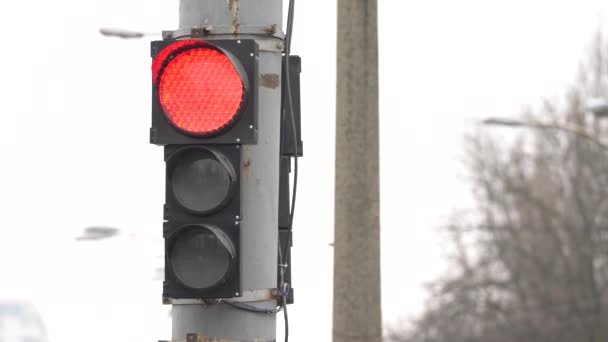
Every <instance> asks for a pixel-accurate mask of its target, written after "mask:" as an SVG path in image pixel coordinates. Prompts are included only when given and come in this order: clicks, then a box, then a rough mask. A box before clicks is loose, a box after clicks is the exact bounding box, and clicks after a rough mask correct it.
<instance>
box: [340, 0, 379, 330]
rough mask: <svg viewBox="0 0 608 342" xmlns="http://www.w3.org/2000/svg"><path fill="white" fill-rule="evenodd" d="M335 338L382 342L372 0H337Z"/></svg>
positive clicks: (374, 8) (375, 38)
mask: <svg viewBox="0 0 608 342" xmlns="http://www.w3.org/2000/svg"><path fill="white" fill-rule="evenodd" d="M337 53H338V58H337V63H338V64H337V71H338V72H337V83H338V84H337V99H336V104H337V120H336V185H335V186H336V194H335V245H334V250H335V252H334V306H333V315H334V318H333V341H334V342H353V341H366V342H381V341H382V315H381V301H380V299H381V295H380V216H379V174H378V170H379V162H378V157H379V156H378V145H379V142H378V138H379V136H378V29H377V3H376V0H338V50H337Z"/></svg>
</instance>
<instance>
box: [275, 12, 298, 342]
mask: <svg viewBox="0 0 608 342" xmlns="http://www.w3.org/2000/svg"><path fill="white" fill-rule="evenodd" d="M294 3H295V0H289V8H288V10H287V32H286V35H285V83H286V88H287V89H286V90H287V91H286V92H287V101H286V102H287V105H288V106H289V107H288V108H289V114H290V115H291V129H292V133H293V148H294V173H293V190H292V197H291V208H290V211H289V226H288V227H289V234H288V235H287V245H286V246H287V250H286V251H285V254H283V251H282V250H281V241H280V239H279V250H278V251H279V262H280V265H279V267H280V272H279V273H280V279H281V284H280V289H279V290H280V294H281V298H282V301H281V306H282V309H283V318H284V321H285V342H289V316H288V314H287V296H289V284H287V283H285V268H286V267H287V265H286V264H285V263H286V262H287V260H288V258H289V251H290V248H289V246H290V245H291V239H292V234H291V229H292V226H293V218H294V214H295V206H296V194H297V190H298V136H297V129H296V120H295V115H294V112H293V96H292V91H291V78H290V70H289V69H290V67H289V57H290V54H291V37H292V34H293V18H294V6H295V4H294ZM285 110H286V108H285V107H284V108H283V113H284V112H285Z"/></svg>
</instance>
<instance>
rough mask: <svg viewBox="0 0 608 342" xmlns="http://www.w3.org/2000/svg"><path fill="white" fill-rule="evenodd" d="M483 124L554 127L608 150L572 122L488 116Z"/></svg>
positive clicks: (593, 136)
mask: <svg viewBox="0 0 608 342" xmlns="http://www.w3.org/2000/svg"><path fill="white" fill-rule="evenodd" d="M480 123H481V124H482V125H488V126H506V127H529V128H537V129H553V130H558V131H562V132H567V133H570V134H574V135H577V136H579V137H581V138H584V139H587V140H589V141H591V142H593V143H594V144H596V145H597V146H598V147H600V148H601V149H603V150H607V151H608V144H605V143H603V142H602V141H600V140H599V139H598V137H597V136H595V135H593V134H591V133H589V132H587V131H586V130H585V128H583V127H580V126H576V125H570V124H558V123H545V122H539V121H522V120H517V119H510V118H492V117H491V118H486V119H484V120H482V121H481V122H480Z"/></svg>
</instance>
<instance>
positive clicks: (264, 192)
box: [167, 0, 283, 342]
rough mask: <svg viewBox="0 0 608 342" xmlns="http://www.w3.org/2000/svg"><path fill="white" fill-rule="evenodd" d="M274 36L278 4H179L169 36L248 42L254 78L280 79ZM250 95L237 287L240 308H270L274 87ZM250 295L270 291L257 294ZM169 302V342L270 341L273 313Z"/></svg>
mask: <svg viewBox="0 0 608 342" xmlns="http://www.w3.org/2000/svg"><path fill="white" fill-rule="evenodd" d="M193 28H194V30H193ZM193 31H194V32H193ZM281 31H282V0H255V1H253V0H249V1H233V0H180V24H179V29H178V30H176V31H173V32H172V33H171V37H172V39H180V38H188V37H192V36H193V33H194V36H196V37H197V38H203V39H209V40H212V39H227V38H238V39H246V38H249V37H251V38H253V39H256V41H257V42H258V44H259V46H260V50H259V51H260V53H259V57H258V66H259V73H260V74H268V75H272V74H275V75H280V74H281V65H282V54H281V49H282V46H283V45H282V44H283V42H282V40H281V39H279V38H280V37H282V34H281V33H280V32H281ZM235 33H238V35H235ZM248 34H249V35H248ZM167 36H168V34H167ZM258 80H259V79H258ZM257 96H258V97H257V103H258V113H259V114H258V137H259V139H258V143H257V144H256V145H242V147H241V149H242V151H243V152H242V165H241V168H242V172H241V179H240V184H241V214H242V215H241V223H240V227H241V286H242V289H243V291H244V292H250V293H251V295H250V296H249V295H248V296H247V302H249V301H251V302H255V306H256V307H257V308H261V309H268V310H274V309H276V305H277V302H276V299H275V298H274V295H273V294H272V292H271V291H272V289H276V287H277V253H278V243H277V242H278V229H277V227H278V201H279V200H278V194H279V184H278V180H279V156H280V151H279V143H280V123H281V87H280V86H278V87H275V88H271V87H263V86H259V87H258V92H257ZM256 289H270V290H263V291H267V292H264V293H258V292H257V291H258V290H256ZM268 291H270V293H268ZM265 299H267V300H265ZM230 300H239V299H237V298H233V299H230ZM174 304H175V305H173V311H172V317H173V325H172V330H173V332H172V338H173V339H174V340H176V341H180V342H181V341H184V340H185V339H186V338H187V334H190V333H193V332H198V333H203V332H204V336H205V337H204V338H206V340H205V339H203V341H205V342H207V341H209V342H211V341H212V342H215V341H218V342H219V341H235V342H241V341H243V342H253V341H258V342H266V341H275V338H276V337H275V336H276V314H260V313H254V312H249V311H244V310H240V309H237V308H235V307H233V306H230V305H228V304H225V303H214V304H212V305H203V304H202V303H193V304H190V303H184V304H177V303H174ZM188 342H189V341H188Z"/></svg>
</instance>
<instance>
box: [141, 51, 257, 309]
mask: <svg viewBox="0 0 608 342" xmlns="http://www.w3.org/2000/svg"><path fill="white" fill-rule="evenodd" d="M151 55H152V58H153V63H152V95H153V96H152V128H151V130H150V142H151V143H153V144H157V145H163V146H164V150H165V165H166V179H165V206H164V220H165V222H164V227H163V236H164V238H165V280H164V286H163V298H165V299H205V298H232V297H239V296H241V294H242V291H241V279H240V278H241V270H240V268H241V260H240V255H241V253H240V249H241V243H240V220H241V203H240V192H241V189H240V178H241V153H242V148H241V147H242V145H243V144H255V143H257V103H256V102H257V93H256V91H257V73H258V70H257V68H258V66H257V58H258V47H257V43H256V42H255V41H254V40H245V39H243V40H213V41H210V42H208V41H203V40H163V41H154V42H152V45H151Z"/></svg>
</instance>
